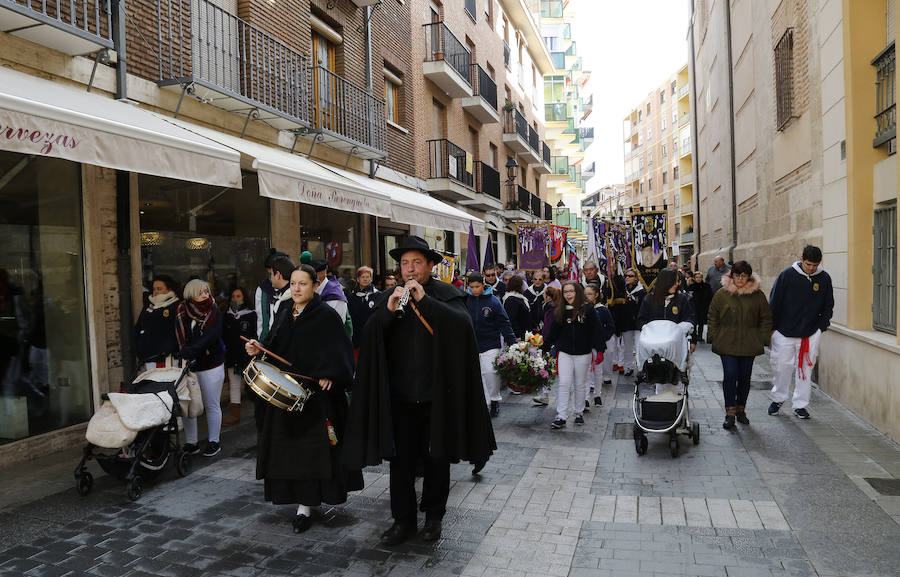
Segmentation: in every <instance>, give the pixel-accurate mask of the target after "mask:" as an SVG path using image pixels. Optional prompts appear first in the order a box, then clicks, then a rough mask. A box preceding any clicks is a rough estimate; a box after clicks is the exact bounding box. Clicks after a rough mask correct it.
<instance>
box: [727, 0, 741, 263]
mask: <svg viewBox="0 0 900 577" xmlns="http://www.w3.org/2000/svg"><path fill="white" fill-rule="evenodd" d="M723 4H724V5H725V41H726V42H727V43H728V45H727V48H728V126H729V128H730V130H729V137H730V140H731V245H729V246H728V262H729V263H732V262H734V247H736V246H737V243H738V234H737V166H736V163H737V159H736V156H737V155H736V153H735V151H734V68H733V66H734V59H733V57H732V54H731V2H730V0H725V2H723Z"/></svg>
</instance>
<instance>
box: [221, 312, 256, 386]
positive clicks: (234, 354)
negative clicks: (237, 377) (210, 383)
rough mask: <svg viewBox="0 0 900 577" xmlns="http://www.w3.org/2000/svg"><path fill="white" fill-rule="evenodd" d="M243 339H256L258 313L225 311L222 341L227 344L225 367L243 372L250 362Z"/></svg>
mask: <svg viewBox="0 0 900 577" xmlns="http://www.w3.org/2000/svg"><path fill="white" fill-rule="evenodd" d="M241 337H246V338H248V339H255V338H256V311H255V310H253V309H249V308H242V309H240V310H238V311H234V310H231V307H229V308H228V310H227V311H225V324H224V327H223V328H222V341H223V342H224V343H225V366H227V367H229V368H235V369H237V370H238V371H243V370H244V369H245V368H246V367H247V363H248V362H249V361H250V357H248V356H247V351H246V349H245V348H244V341H243V340H241Z"/></svg>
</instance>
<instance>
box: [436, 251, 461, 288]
mask: <svg viewBox="0 0 900 577" xmlns="http://www.w3.org/2000/svg"><path fill="white" fill-rule="evenodd" d="M438 254H440V255H441V256H442V257H443V259H442V260H441V262H439V263H437V264H436V265H434V268H433V269H431V274H436V275H437V276H438V278H439V279H441V280H442V281H444V282H453V271H455V270H456V261H457V260H458V259H459V257H457V256H456V255H455V254H452V253H449V252H440V251H439V252H438Z"/></svg>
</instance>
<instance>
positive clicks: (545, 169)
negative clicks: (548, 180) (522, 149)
mask: <svg viewBox="0 0 900 577" xmlns="http://www.w3.org/2000/svg"><path fill="white" fill-rule="evenodd" d="M551 158H553V157H552V156H550V147H549V146H547V143H546V142H543V141H541V163H540V164H537V165H535V167H534V171H535V172H537V173H538V174H550V171H551V168H550V161H551Z"/></svg>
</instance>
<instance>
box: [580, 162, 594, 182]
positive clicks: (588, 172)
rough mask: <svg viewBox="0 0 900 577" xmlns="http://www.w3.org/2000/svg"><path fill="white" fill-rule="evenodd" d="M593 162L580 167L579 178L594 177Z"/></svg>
mask: <svg viewBox="0 0 900 577" xmlns="http://www.w3.org/2000/svg"><path fill="white" fill-rule="evenodd" d="M594 168H595V163H593V162H592V163H590V164H588V165H587V166H585V167H584V168H582V169H581V178H583V179H585V180H588V179H590V178H593V177H594Z"/></svg>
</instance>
